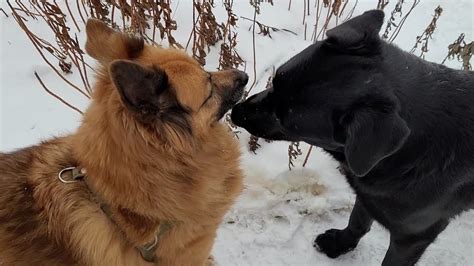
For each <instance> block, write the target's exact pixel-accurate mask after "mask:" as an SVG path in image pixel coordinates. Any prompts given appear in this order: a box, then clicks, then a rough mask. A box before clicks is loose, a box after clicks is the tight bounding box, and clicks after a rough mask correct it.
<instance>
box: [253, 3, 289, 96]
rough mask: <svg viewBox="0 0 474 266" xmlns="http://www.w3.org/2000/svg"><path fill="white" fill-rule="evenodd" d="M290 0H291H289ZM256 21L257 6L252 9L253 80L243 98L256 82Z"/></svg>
mask: <svg viewBox="0 0 474 266" xmlns="http://www.w3.org/2000/svg"><path fill="white" fill-rule="evenodd" d="M290 1H291V0H290ZM256 23H257V8H256V7H255V9H254V11H253V30H252V50H253V81H252V85H250V88H249V89H248V91H246V92H245V93H244V100H245V99H246V98H247V97H248V96H249V94H250V92H251V91H252V89H253V87H254V86H255V83H256V82H257V53H256V51H255V26H256V25H255V24H256Z"/></svg>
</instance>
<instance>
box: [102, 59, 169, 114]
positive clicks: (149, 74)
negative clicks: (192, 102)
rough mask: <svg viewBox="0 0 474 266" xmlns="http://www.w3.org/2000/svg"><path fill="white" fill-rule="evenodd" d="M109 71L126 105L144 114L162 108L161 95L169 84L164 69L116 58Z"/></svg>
mask: <svg viewBox="0 0 474 266" xmlns="http://www.w3.org/2000/svg"><path fill="white" fill-rule="evenodd" d="M109 72H110V76H111V78H112V81H113V83H114V85H115V87H116V88H117V90H118V91H119V93H120V96H121V99H122V102H123V103H124V104H125V106H126V107H128V108H129V109H131V110H133V111H136V112H140V113H142V114H146V113H149V112H150V111H158V110H159V109H160V105H161V99H160V98H161V97H160V96H161V95H162V94H163V92H164V91H165V90H166V88H167V86H168V78H167V75H166V73H165V72H164V71H163V70H162V69H159V68H157V67H155V68H148V67H144V66H141V65H139V64H137V63H134V62H132V61H128V60H116V61H114V62H112V63H111V64H110V68H109Z"/></svg>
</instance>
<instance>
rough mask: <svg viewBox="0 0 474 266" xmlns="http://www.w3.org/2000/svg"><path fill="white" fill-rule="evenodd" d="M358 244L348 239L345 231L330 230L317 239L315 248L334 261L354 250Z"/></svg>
mask: <svg viewBox="0 0 474 266" xmlns="http://www.w3.org/2000/svg"><path fill="white" fill-rule="evenodd" d="M357 243H358V241H357V240H355V239H352V238H350V237H348V236H347V234H346V233H345V231H344V230H338V229H330V230H327V231H326V232H325V233H324V234H320V235H319V236H318V237H316V240H314V244H313V247H315V248H316V249H318V250H319V251H320V252H323V253H325V254H326V255H327V256H328V257H330V258H333V259H334V258H337V257H339V256H340V255H342V254H344V253H347V252H349V251H351V250H353V249H354V248H355V247H356V246H357Z"/></svg>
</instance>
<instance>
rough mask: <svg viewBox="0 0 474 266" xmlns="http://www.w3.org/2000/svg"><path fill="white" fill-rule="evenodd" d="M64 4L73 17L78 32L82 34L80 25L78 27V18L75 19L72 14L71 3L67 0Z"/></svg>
mask: <svg viewBox="0 0 474 266" xmlns="http://www.w3.org/2000/svg"><path fill="white" fill-rule="evenodd" d="M64 2H65V3H66V8H67V11H68V12H69V15H70V16H71V19H72V22H73V23H74V25H75V26H76V29H77V31H78V32H81V29H80V28H79V25H77V21H76V18H75V17H74V15H73V14H72V12H71V8H70V7H69V1H68V0H66V1H64Z"/></svg>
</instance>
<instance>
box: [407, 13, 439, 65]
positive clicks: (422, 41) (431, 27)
mask: <svg viewBox="0 0 474 266" xmlns="http://www.w3.org/2000/svg"><path fill="white" fill-rule="evenodd" d="M442 13H443V9H442V8H441V6H438V7H437V8H436V9H435V10H434V15H433V19H432V20H431V22H430V24H428V26H427V27H426V29H425V30H424V31H423V33H421V34H420V35H419V36H416V43H415V45H414V46H413V48H412V49H411V51H410V52H411V53H414V52H415V51H416V49H417V48H418V47H420V50H421V53H420V57H421V58H423V59H424V58H425V54H426V53H427V52H428V42H429V40H430V39H431V38H432V37H433V33H434V31H435V30H436V25H437V22H438V19H439V17H440V16H441V14H442Z"/></svg>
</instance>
